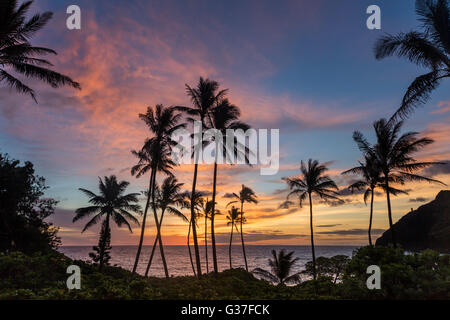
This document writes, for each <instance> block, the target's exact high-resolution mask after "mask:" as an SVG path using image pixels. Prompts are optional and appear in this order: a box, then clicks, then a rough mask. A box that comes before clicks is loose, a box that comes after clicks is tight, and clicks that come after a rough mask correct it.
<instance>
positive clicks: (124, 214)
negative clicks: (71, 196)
mask: <svg viewBox="0 0 450 320" xmlns="http://www.w3.org/2000/svg"><path fill="white" fill-rule="evenodd" d="M128 186H129V182H127V181H120V182H118V181H117V178H116V176H114V175H112V176H110V177H104V180H102V179H101V178H99V184H98V188H99V190H100V194H99V195H97V194H95V193H94V192H92V191H89V190H86V189H83V188H80V189H79V190H80V191H81V192H83V193H84V194H85V195H87V196H88V197H89V198H90V199H89V203H90V204H91V205H90V206H88V207H84V208H79V209H77V210H76V211H75V213H76V215H75V217H74V218H73V222H76V221H78V220H80V219H83V218H86V217H90V216H92V215H94V216H93V217H92V219H91V220H89V222H88V223H87V224H86V225H85V226H84V228H83V230H82V231H81V232H84V231H86V230H87V229H89V228H90V227H92V226H93V225H95V224H97V223H98V222H99V221H100V220H101V219H102V218H103V217H105V220H104V222H103V223H104V227H102V230H104V231H103V232H102V234H101V236H100V239H99V259H98V260H99V265H100V268H102V267H103V264H104V263H105V261H104V255H105V251H106V250H107V245H108V244H107V243H108V242H109V241H106V238H107V237H108V233H109V234H110V226H109V221H110V219H112V220H113V221H114V222H115V223H116V224H117V225H118V226H119V227H121V226H122V225H125V226H126V227H128V230H130V232H132V230H131V225H130V223H129V221H131V222H133V223H135V224H136V225H139V221H138V220H137V219H136V218H135V217H134V216H133V214H131V213H130V212H137V213H140V210H141V207H140V206H139V204H138V202H139V199H138V196H139V193H129V194H124V193H125V190H126V188H127V187H128Z"/></svg>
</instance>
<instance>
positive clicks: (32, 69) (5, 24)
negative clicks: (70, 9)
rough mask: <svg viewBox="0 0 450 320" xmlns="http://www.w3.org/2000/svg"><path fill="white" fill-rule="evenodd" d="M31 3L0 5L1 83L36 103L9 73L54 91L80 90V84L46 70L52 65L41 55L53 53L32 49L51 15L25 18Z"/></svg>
mask: <svg viewBox="0 0 450 320" xmlns="http://www.w3.org/2000/svg"><path fill="white" fill-rule="evenodd" d="M32 3H33V1H26V2H24V3H22V4H21V5H20V6H19V5H18V3H17V1H16V0H2V4H1V5H0V82H2V81H5V82H6V84H7V85H8V86H9V87H11V88H14V89H15V90H16V91H18V92H21V93H25V94H29V95H30V96H31V97H32V98H33V100H34V101H35V102H37V100H36V93H35V91H34V90H33V89H31V88H30V87H29V86H27V85H26V84H24V83H23V82H22V81H21V80H19V79H17V78H16V77H15V76H13V75H12V74H10V73H9V72H10V71H9V70H13V71H15V72H17V73H19V74H22V75H24V76H25V77H27V78H36V79H39V80H41V81H44V82H46V83H48V84H49V85H51V86H52V87H53V88H58V87H61V86H65V85H69V86H72V87H74V88H77V89H81V87H80V84H79V83H77V82H75V81H73V80H72V79H71V78H69V77H68V76H65V75H62V74H60V73H58V72H55V71H53V70H51V69H49V67H52V66H53V65H52V64H51V63H50V62H49V61H48V60H45V59H43V58H39V57H40V56H43V55H46V54H56V52H55V51H54V50H52V49H49V48H44V47H35V46H33V45H32V44H31V43H30V39H31V38H32V37H33V36H34V35H35V34H36V32H38V31H39V30H40V29H42V28H43V27H44V26H45V25H46V24H47V23H48V21H49V20H50V19H51V18H52V15H53V13H51V12H44V13H42V14H39V13H37V14H35V15H34V16H33V17H31V18H30V19H26V14H27V12H28V11H29V9H30V7H31V4H32Z"/></svg>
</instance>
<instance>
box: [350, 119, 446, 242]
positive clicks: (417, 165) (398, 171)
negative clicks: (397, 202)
mask: <svg viewBox="0 0 450 320" xmlns="http://www.w3.org/2000/svg"><path fill="white" fill-rule="evenodd" d="M402 126H403V121H399V122H397V123H395V122H393V121H387V120H386V119H380V120H378V121H375V123H374V124H373V127H374V129H375V134H376V137H377V143H376V144H375V145H374V146H371V145H370V144H369V142H368V141H367V139H366V138H365V137H364V135H363V134H362V133H361V132H359V131H355V132H354V133H353V139H354V140H355V141H356V142H357V144H358V147H359V149H360V150H361V151H363V152H364V153H365V154H366V155H367V156H368V157H370V158H372V159H374V161H376V163H377V166H378V167H379V168H380V170H381V172H382V179H383V185H384V189H385V192H386V200H387V207H388V218H389V228H390V230H391V235H392V243H393V244H394V246H396V241H395V232H394V229H393V228H392V225H393V223H392V209H391V198H390V195H391V193H392V188H391V187H390V185H391V183H400V184H404V183H405V182H406V181H426V182H430V183H440V184H443V183H442V182H440V181H438V180H434V179H431V178H427V177H424V176H421V175H418V174H415V172H417V171H419V170H422V169H424V168H427V167H430V166H432V165H435V164H440V163H439V162H431V161H428V162H418V161H417V160H415V159H414V158H413V154H414V153H416V152H417V151H419V150H420V149H422V148H423V147H425V146H427V145H429V144H431V143H433V140H432V139H429V138H418V135H419V133H418V132H407V133H404V134H402V135H400V130H401V128H402Z"/></svg>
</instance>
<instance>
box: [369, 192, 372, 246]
mask: <svg viewBox="0 0 450 320" xmlns="http://www.w3.org/2000/svg"><path fill="white" fill-rule="evenodd" d="M372 217H373V188H372V189H371V199H370V218H369V245H370V246H372V236H371V233H372Z"/></svg>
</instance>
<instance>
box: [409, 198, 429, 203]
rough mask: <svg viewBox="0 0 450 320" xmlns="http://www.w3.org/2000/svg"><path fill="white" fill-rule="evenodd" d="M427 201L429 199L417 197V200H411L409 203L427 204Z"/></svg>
mask: <svg viewBox="0 0 450 320" xmlns="http://www.w3.org/2000/svg"><path fill="white" fill-rule="evenodd" d="M427 200H428V198H424V197H417V198H413V199H409V200H408V202H425V201H427Z"/></svg>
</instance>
